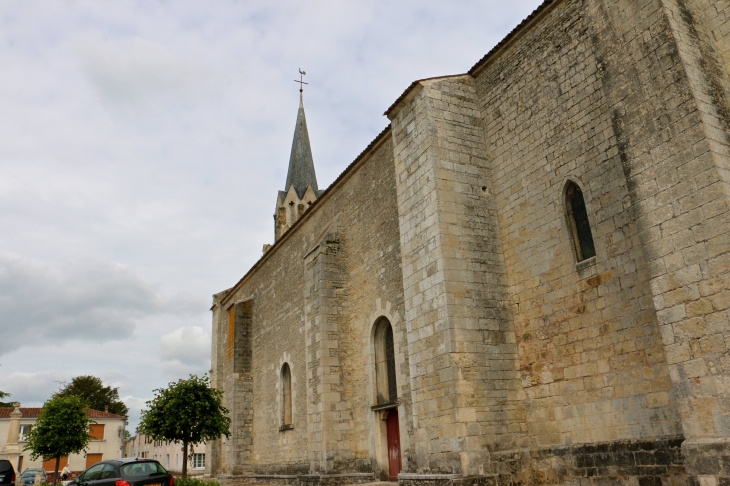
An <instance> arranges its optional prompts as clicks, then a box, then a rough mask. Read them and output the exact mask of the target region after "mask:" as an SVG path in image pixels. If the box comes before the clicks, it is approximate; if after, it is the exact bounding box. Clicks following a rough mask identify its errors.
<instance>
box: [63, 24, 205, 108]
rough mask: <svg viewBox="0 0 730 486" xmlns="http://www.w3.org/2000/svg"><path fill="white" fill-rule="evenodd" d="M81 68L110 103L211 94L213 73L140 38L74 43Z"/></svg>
mask: <svg viewBox="0 0 730 486" xmlns="http://www.w3.org/2000/svg"><path fill="white" fill-rule="evenodd" d="M77 51H78V58H79V61H80V63H81V68H82V71H83V72H84V74H85V75H86V76H87V78H88V79H89V80H90V81H91V83H92V85H93V86H94V87H95V88H96V89H97V91H98V92H99V94H100V95H101V97H102V98H103V99H104V100H105V101H108V102H111V103H114V104H116V103H119V104H141V103H148V102H150V101H152V100H155V99H160V98H165V99H167V100H175V102H177V103H179V102H180V101H181V98H182V99H185V100H192V99H194V96H193V95H194V94H195V95H199V94H200V93H201V92H209V93H210V92H212V90H211V88H212V83H213V81H214V76H213V73H211V71H210V70H209V69H208V68H207V67H206V66H205V65H204V64H203V63H202V62H200V61H197V60H194V59H192V60H191V59H185V60H183V59H181V58H180V57H179V56H177V55H176V54H175V53H174V52H173V51H172V50H170V49H169V48H168V47H166V46H164V45H162V44H160V43H157V42H154V41H151V40H148V39H143V38H140V37H134V38H131V39H125V40H122V41H116V42H108V41H104V40H102V39H100V38H99V37H97V36H89V37H87V38H86V39H84V40H83V41H81V42H79V44H78V48H77Z"/></svg>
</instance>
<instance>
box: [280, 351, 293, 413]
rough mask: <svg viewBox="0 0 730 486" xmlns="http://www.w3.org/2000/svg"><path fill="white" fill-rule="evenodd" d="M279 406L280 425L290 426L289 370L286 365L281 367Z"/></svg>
mask: <svg viewBox="0 0 730 486" xmlns="http://www.w3.org/2000/svg"><path fill="white" fill-rule="evenodd" d="M281 404H282V407H281V415H282V417H281V418H282V425H291V369H289V364H288V363H284V366H282V367H281Z"/></svg>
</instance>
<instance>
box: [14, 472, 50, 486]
mask: <svg viewBox="0 0 730 486" xmlns="http://www.w3.org/2000/svg"><path fill="white" fill-rule="evenodd" d="M37 474H40V475H41V477H40V479H41V483H45V482H47V481H48V478H47V477H46V470H45V469H26V470H25V471H23V474H21V475H20V479H22V480H23V485H24V486H28V485H30V484H34V483H35V477H36V475H37Z"/></svg>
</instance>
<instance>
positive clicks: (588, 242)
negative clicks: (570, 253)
mask: <svg viewBox="0 0 730 486" xmlns="http://www.w3.org/2000/svg"><path fill="white" fill-rule="evenodd" d="M565 203H566V207H567V209H568V225H569V226H570V231H571V233H572V236H573V242H574V243H575V245H574V246H575V252H576V257H577V258H578V261H579V262H582V261H583V260H587V259H589V258H591V257H594V256H596V247H595V245H594V244H593V235H592V234H591V225H590V223H589V222H588V212H587V211H586V203H585V200H584V199H583V191H581V190H580V187H578V185H577V184H575V183H574V182H568V185H567V187H566V188H565Z"/></svg>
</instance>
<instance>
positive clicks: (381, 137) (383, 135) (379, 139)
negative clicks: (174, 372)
mask: <svg viewBox="0 0 730 486" xmlns="http://www.w3.org/2000/svg"><path fill="white" fill-rule="evenodd" d="M389 133H390V124H388V126H387V127H385V128H384V129H383V130H382V131H381V132H380V133H379V134H377V135H376V136H375V138H374V139H373V141H372V142H370V143H369V144H368V146H367V147H365V150H363V151H362V152H360V155H358V156H357V157H355V160H353V161H352V162H350V165H348V166H347V167H345V170H343V171H342V172H341V173H340V175H339V176H337V179H335V180H334V181H333V182H332V184H330V185H329V187H328V188H327V189H325V190H323V191H321V194H320V195H319V196H318V197H317V199H315V200H314V202H313V203H312V205H311V206H310V207H309V209H307V210H306V211H305V212H304V214H303V215H302V216H301V217H300V218H299V219H297V220H296V221H295V222H294V224H293V225H291V227H290V228H289V229H288V230H286V232H285V233H284V234H283V235H281V237H280V238H279V239H278V240H276V241H275V242H274V244H273V245H272V246H271V248H269V250H268V251H267V252H266V253H264V254H263V255H262V256H261V258H259V259H258V260H257V261H256V263H254V264H253V266H252V267H251V268H250V269H249V270H248V272H246V273H245V274H244V276H243V277H241V279H240V280H239V281H238V282H236V285H234V286H233V287H231V288H230V289H228V291H227V292H228V293H227V294H226V295H225V296H222V297H221V299H220V300H219V301H218V302H216V303H214V304H213V307H215V306H216V305H221V306H223V305H225V304H227V303H228V301H229V299H230V298H231V297H232V296H233V295H234V294H235V293H236V291H237V290H238V289H239V288H240V287H241V285H243V283H244V282H245V281H246V280H248V278H249V277H250V276H251V275H253V274H254V272H255V271H256V270H257V269H258V268H259V267H260V266H261V265H263V264H264V262H266V260H268V259H269V258H270V257H271V255H273V254H274V253H276V251H277V250H278V249H279V248H281V246H282V244H283V243H284V242H285V241H286V240H288V239H289V238H290V237H291V235H292V234H294V230H295V229H297V228H298V227H299V226H301V225H302V224H304V221H306V220H308V219H309V217H310V216H311V215H312V214H314V212H315V211H316V209H317V208H318V207H319V206H320V205H321V204H322V203H321V201H324V200H327V199H329V197H330V195H331V194H332V191H333V190H334V189H335V188H336V187H338V186H339V185H340V184H342V183H343V182H344V181H345V180H347V179H348V178H349V177H350V175H352V173H353V172H354V171H355V169H356V168H357V167H358V166H359V165H360V164H361V163H362V162H363V161H365V160H367V158H368V156H369V155H370V154H371V153H372V152H373V151H374V150H375V149H376V148H378V147H379V146H380V145H381V144H382V143H383V142H384V141H385V140H387V135H388V134H389ZM221 293H222V292H219V293H218V294H216V295H219V294H221ZM213 307H211V310H212V309H213Z"/></svg>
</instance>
